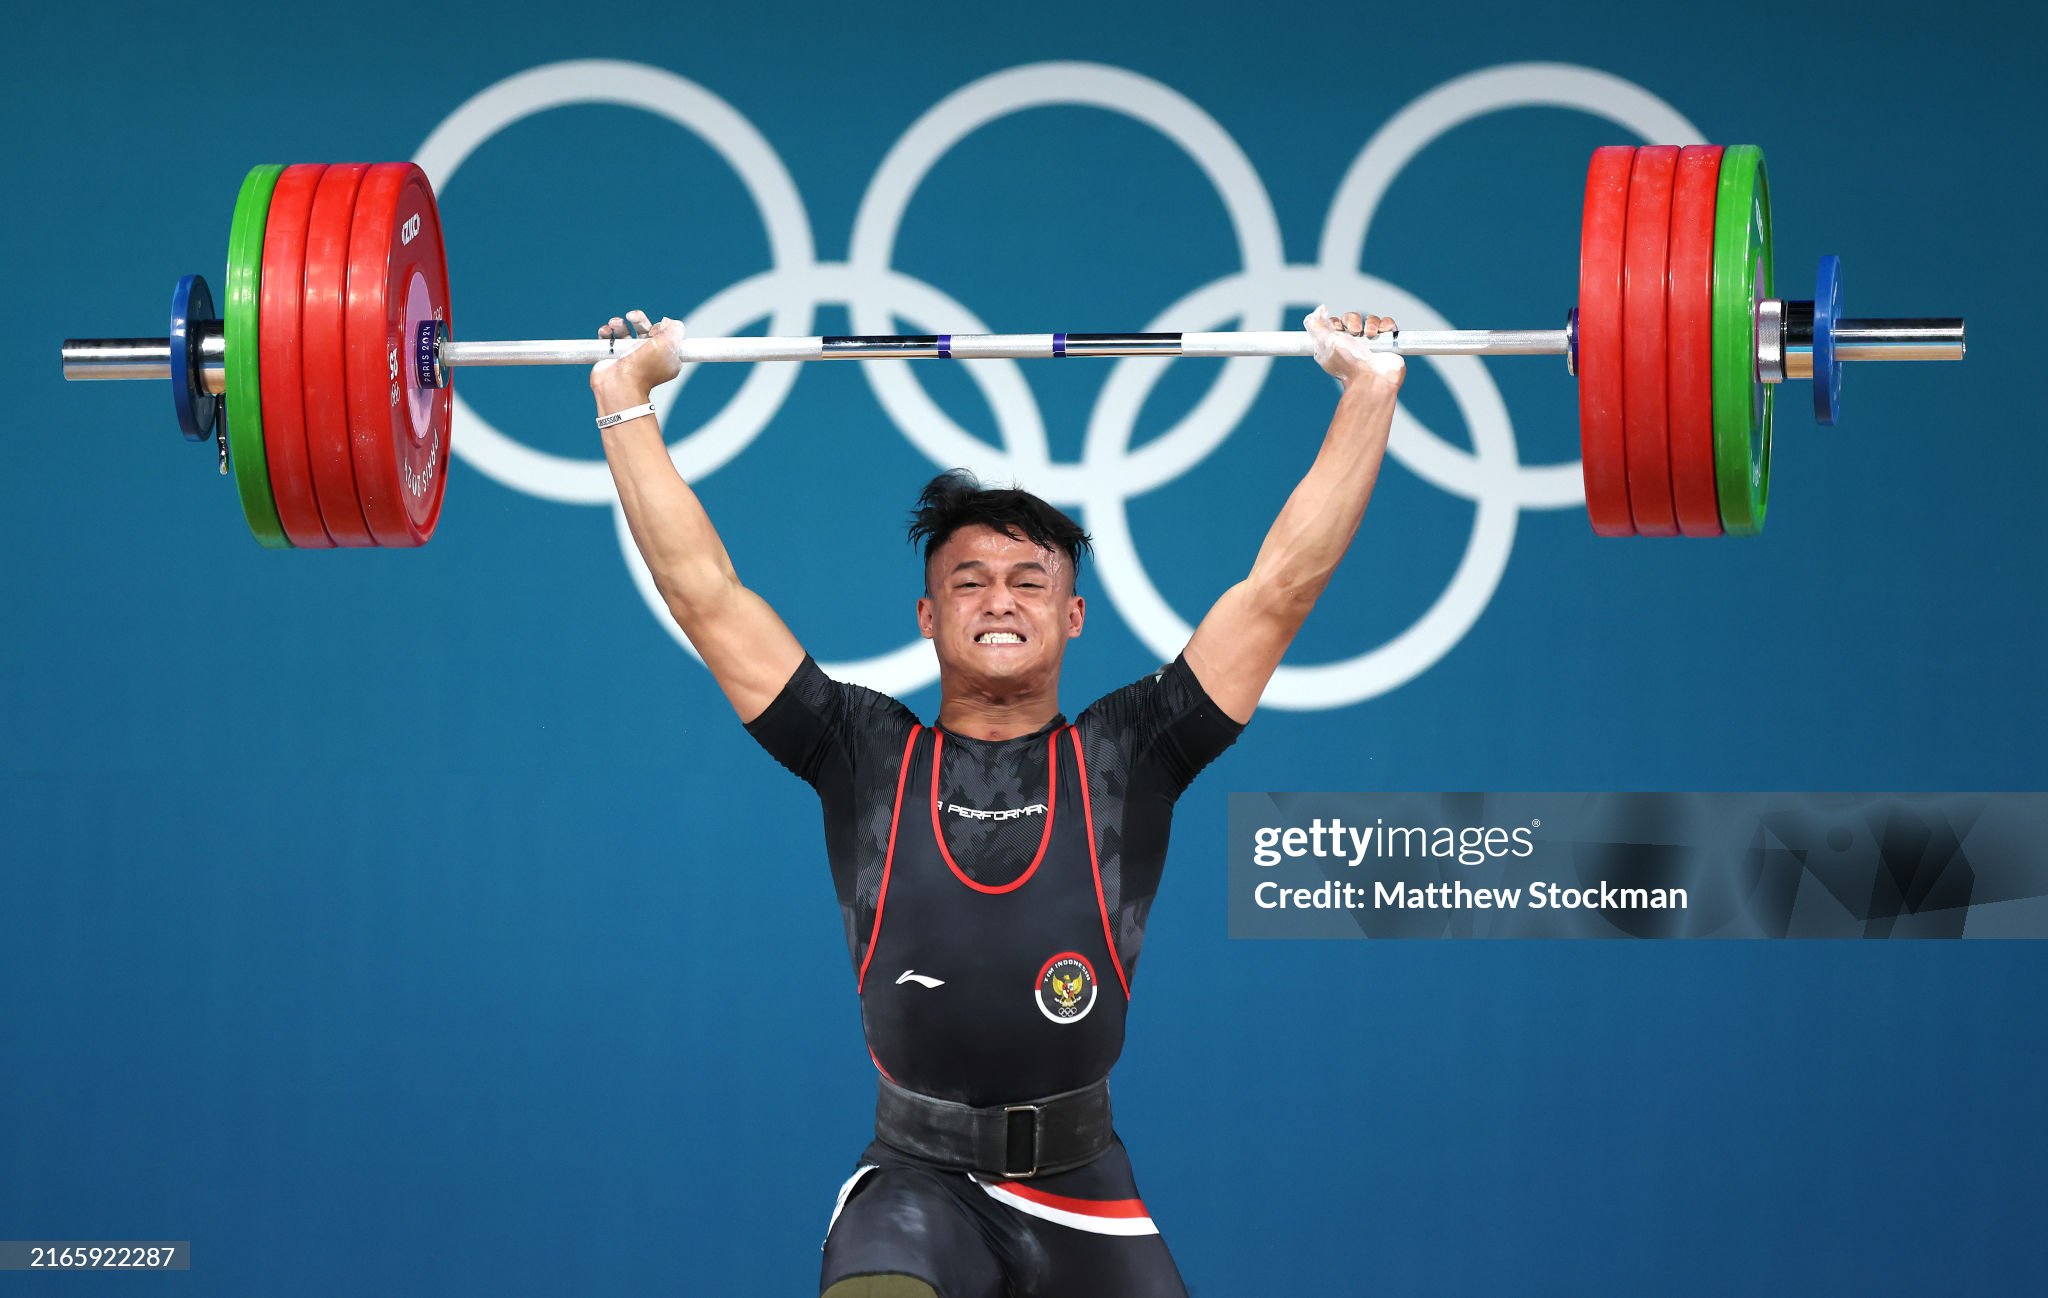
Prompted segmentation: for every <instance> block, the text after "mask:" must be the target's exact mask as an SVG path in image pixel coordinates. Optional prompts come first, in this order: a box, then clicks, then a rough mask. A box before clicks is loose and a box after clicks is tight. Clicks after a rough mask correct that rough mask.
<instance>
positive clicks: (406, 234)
mask: <svg viewBox="0 0 2048 1298" xmlns="http://www.w3.org/2000/svg"><path fill="white" fill-rule="evenodd" d="M419 232H420V214H419V213H418V212H414V213H413V214H412V215H411V216H409V217H407V218H406V219H405V224H404V225H403V226H401V227H400V228H399V231H398V246H399V247H401V248H403V247H404V246H405V245H407V244H409V243H411V242H412V241H413V240H414V239H416V238H418V237H419Z"/></svg>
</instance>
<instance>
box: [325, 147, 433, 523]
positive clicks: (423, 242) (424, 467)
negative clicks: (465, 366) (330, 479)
mask: <svg viewBox="0 0 2048 1298" xmlns="http://www.w3.org/2000/svg"><path fill="white" fill-rule="evenodd" d="M347 314H348V325H347V340H348V406H349V433H350V438H349V440H350V449H351V450H352V451H353V452H354V455H355V462H356V496H357V499H359V500H360V501H361V502H362V505H363V518H364V519H365V520H367V521H368V522H369V524H370V534H371V535H372V536H375V537H376V538H377V544H379V545H387V546H410V545H425V544H426V542H427V538H428V537H430V536H432V535H433V534H434V524H435V523H436V522H437V521H438V520H439V518H440V516H441V495H442V492H443V490H444V489H445V488H446V486H447V482H448V422H449V413H450V403H451V401H452V398H453V393H452V391H451V389H449V388H445V387H441V388H423V387H421V386H420V384H419V378H418V372H417V370H416V369H415V368H414V365H413V346H414V339H415V337H416V333H417V330H418V327H419V325H420V323H421V322H422V321H432V320H439V321H442V322H444V323H445V322H446V321H447V319H448V263H447V259H446V257H445V255H444V254H443V252H442V250H441V216H440V213H439V212H438V211H436V210H435V207H434V191H433V188H432V186H430V185H429V184H428V183H427V176H426V173H425V172H423V171H421V170H420V169H419V168H418V167H416V166H414V165H413V164H412V163H410V162H380V163H378V164H376V165H375V166H372V167H371V168H370V170H369V172H368V174H366V175H365V176H364V177H363V187H362V188H361V189H360V190H359V191H357V193H356V215H355V222H354V225H353V226H352V228H351V229H350V232H349V241H348V310H347Z"/></svg>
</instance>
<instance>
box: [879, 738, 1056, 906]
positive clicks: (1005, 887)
mask: <svg viewBox="0 0 2048 1298" xmlns="http://www.w3.org/2000/svg"><path fill="white" fill-rule="evenodd" d="M1059 743H1060V732H1059V731H1057V730H1055V731H1053V732H1052V733H1051V734H1049V735H1047V736H1046V737H1045V832H1044V833H1043V834H1040V835H1039V836H1038V855H1037V856H1034V857H1032V858H1031V866H1030V868H1029V869H1027V870H1025V871H1024V873H1022V874H1020V875H1018V876H1017V877H1016V878H1014V879H1012V880H1010V881H1009V882H1008V883H1005V884H1000V885H996V886H993V887H991V886H990V885H988V884H985V883H976V882H975V881H974V880H972V879H970V878H968V877H967V876H966V875H965V874H963V873H961V871H960V867H959V866H957V865H955V864H953V854H952V853H951V852H949V851H947V850H946V833H945V831H944V830H943V829H941V828H939V754H940V753H942V752H944V751H946V732H945V731H943V730H934V731H932V837H933V838H934V839H936V840H937V841H938V844H939V855H940V856H943V857H945V858H946V868H947V869H948V870H951V871H952V872H953V877H954V878H955V879H958V880H959V881H960V882H962V883H964V884H966V885H967V886H968V887H970V888H972V889H974V890H975V891H976V892H986V893H1004V892H1015V891H1016V890H1017V889H1019V888H1021V887H1023V886H1024V884H1025V882H1026V881H1027V880H1029V879H1030V878H1031V876H1032V875H1034V874H1037V873H1038V863H1039V862H1040V861H1043V860H1044V859H1045V846H1046V844H1048V843H1050V842H1052V818H1053V816H1054V814H1055V813H1057V812H1058V811H1059V809H1060V763H1059V756H1060V749H1059ZM898 796H899V797H900V796H901V795H898ZM1088 851H1089V854H1090V855H1091V856H1092V855H1093V854H1094V851H1095V846H1094V844H1092V843H1091V844H1089V847H1088Z"/></svg>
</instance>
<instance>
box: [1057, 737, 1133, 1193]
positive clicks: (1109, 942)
mask: <svg viewBox="0 0 2048 1298" xmlns="http://www.w3.org/2000/svg"><path fill="white" fill-rule="evenodd" d="M1067 733H1068V734H1069V735H1071V736H1073V739H1074V761H1075V762H1076V763H1078V764H1079V766H1080V768H1081V817H1082V819H1083V820H1084V821H1085V822H1086V824H1087V826H1088V868H1089V869H1090V870H1092V871H1094V873H1095V909H1096V910H1097V911H1098V912H1099V913H1100V914H1101V916H1102V942H1103V945H1104V946H1107V947H1108V948H1109V962H1110V964H1111V965H1113V966H1115V968H1116V980H1117V983H1118V984H1119V985H1121V986H1122V987H1123V989H1124V999H1125V1000H1129V999H1130V998H1131V980H1130V979H1128V978H1126V977H1124V962H1123V958H1122V957H1121V956H1119V955H1117V953H1116V934H1114V933H1112V932H1110V931H1109V901H1108V899H1107V898H1105V897H1104V896H1103V894H1102V861H1101V858H1099V857H1098V856H1096V854H1095V805H1094V800H1093V799H1091V798H1090V797H1089V796H1088V758H1087V757H1086V756H1084V755H1083V754H1082V752H1081V732H1080V731H1079V730H1076V729H1075V728H1074V727H1072V726H1068V727H1067ZM1039 976H1040V977H1041V978H1042V977H1044V976H1045V975H1043V974H1040V975H1039ZM1132 1202H1133V1203H1135V1202H1137V1201H1136V1200H1135V1199H1134V1200H1132Z"/></svg>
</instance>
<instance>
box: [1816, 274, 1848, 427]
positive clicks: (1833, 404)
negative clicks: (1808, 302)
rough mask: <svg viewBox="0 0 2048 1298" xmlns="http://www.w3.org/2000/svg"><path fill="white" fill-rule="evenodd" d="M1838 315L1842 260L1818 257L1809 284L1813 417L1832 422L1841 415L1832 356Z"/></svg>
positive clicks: (1836, 362)
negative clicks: (1814, 277)
mask: <svg viewBox="0 0 2048 1298" xmlns="http://www.w3.org/2000/svg"><path fill="white" fill-rule="evenodd" d="M1841 318H1842V259H1841V258H1840V257H1837V256H1834V255H1833V254H1829V255H1828V256H1826V257H1822V258H1821V259H1820V276H1819V278H1818V279H1817V280H1815V282H1814V286H1813V418H1814V421H1815V422H1816V423H1821V424H1832V423H1834V422H1835V420H1837V419H1839V418H1841V416H1842V362H1841V360H1840V359H1839V358H1837V357H1836V355H1835V324H1836V322H1838V321H1839V320H1841Z"/></svg>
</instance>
